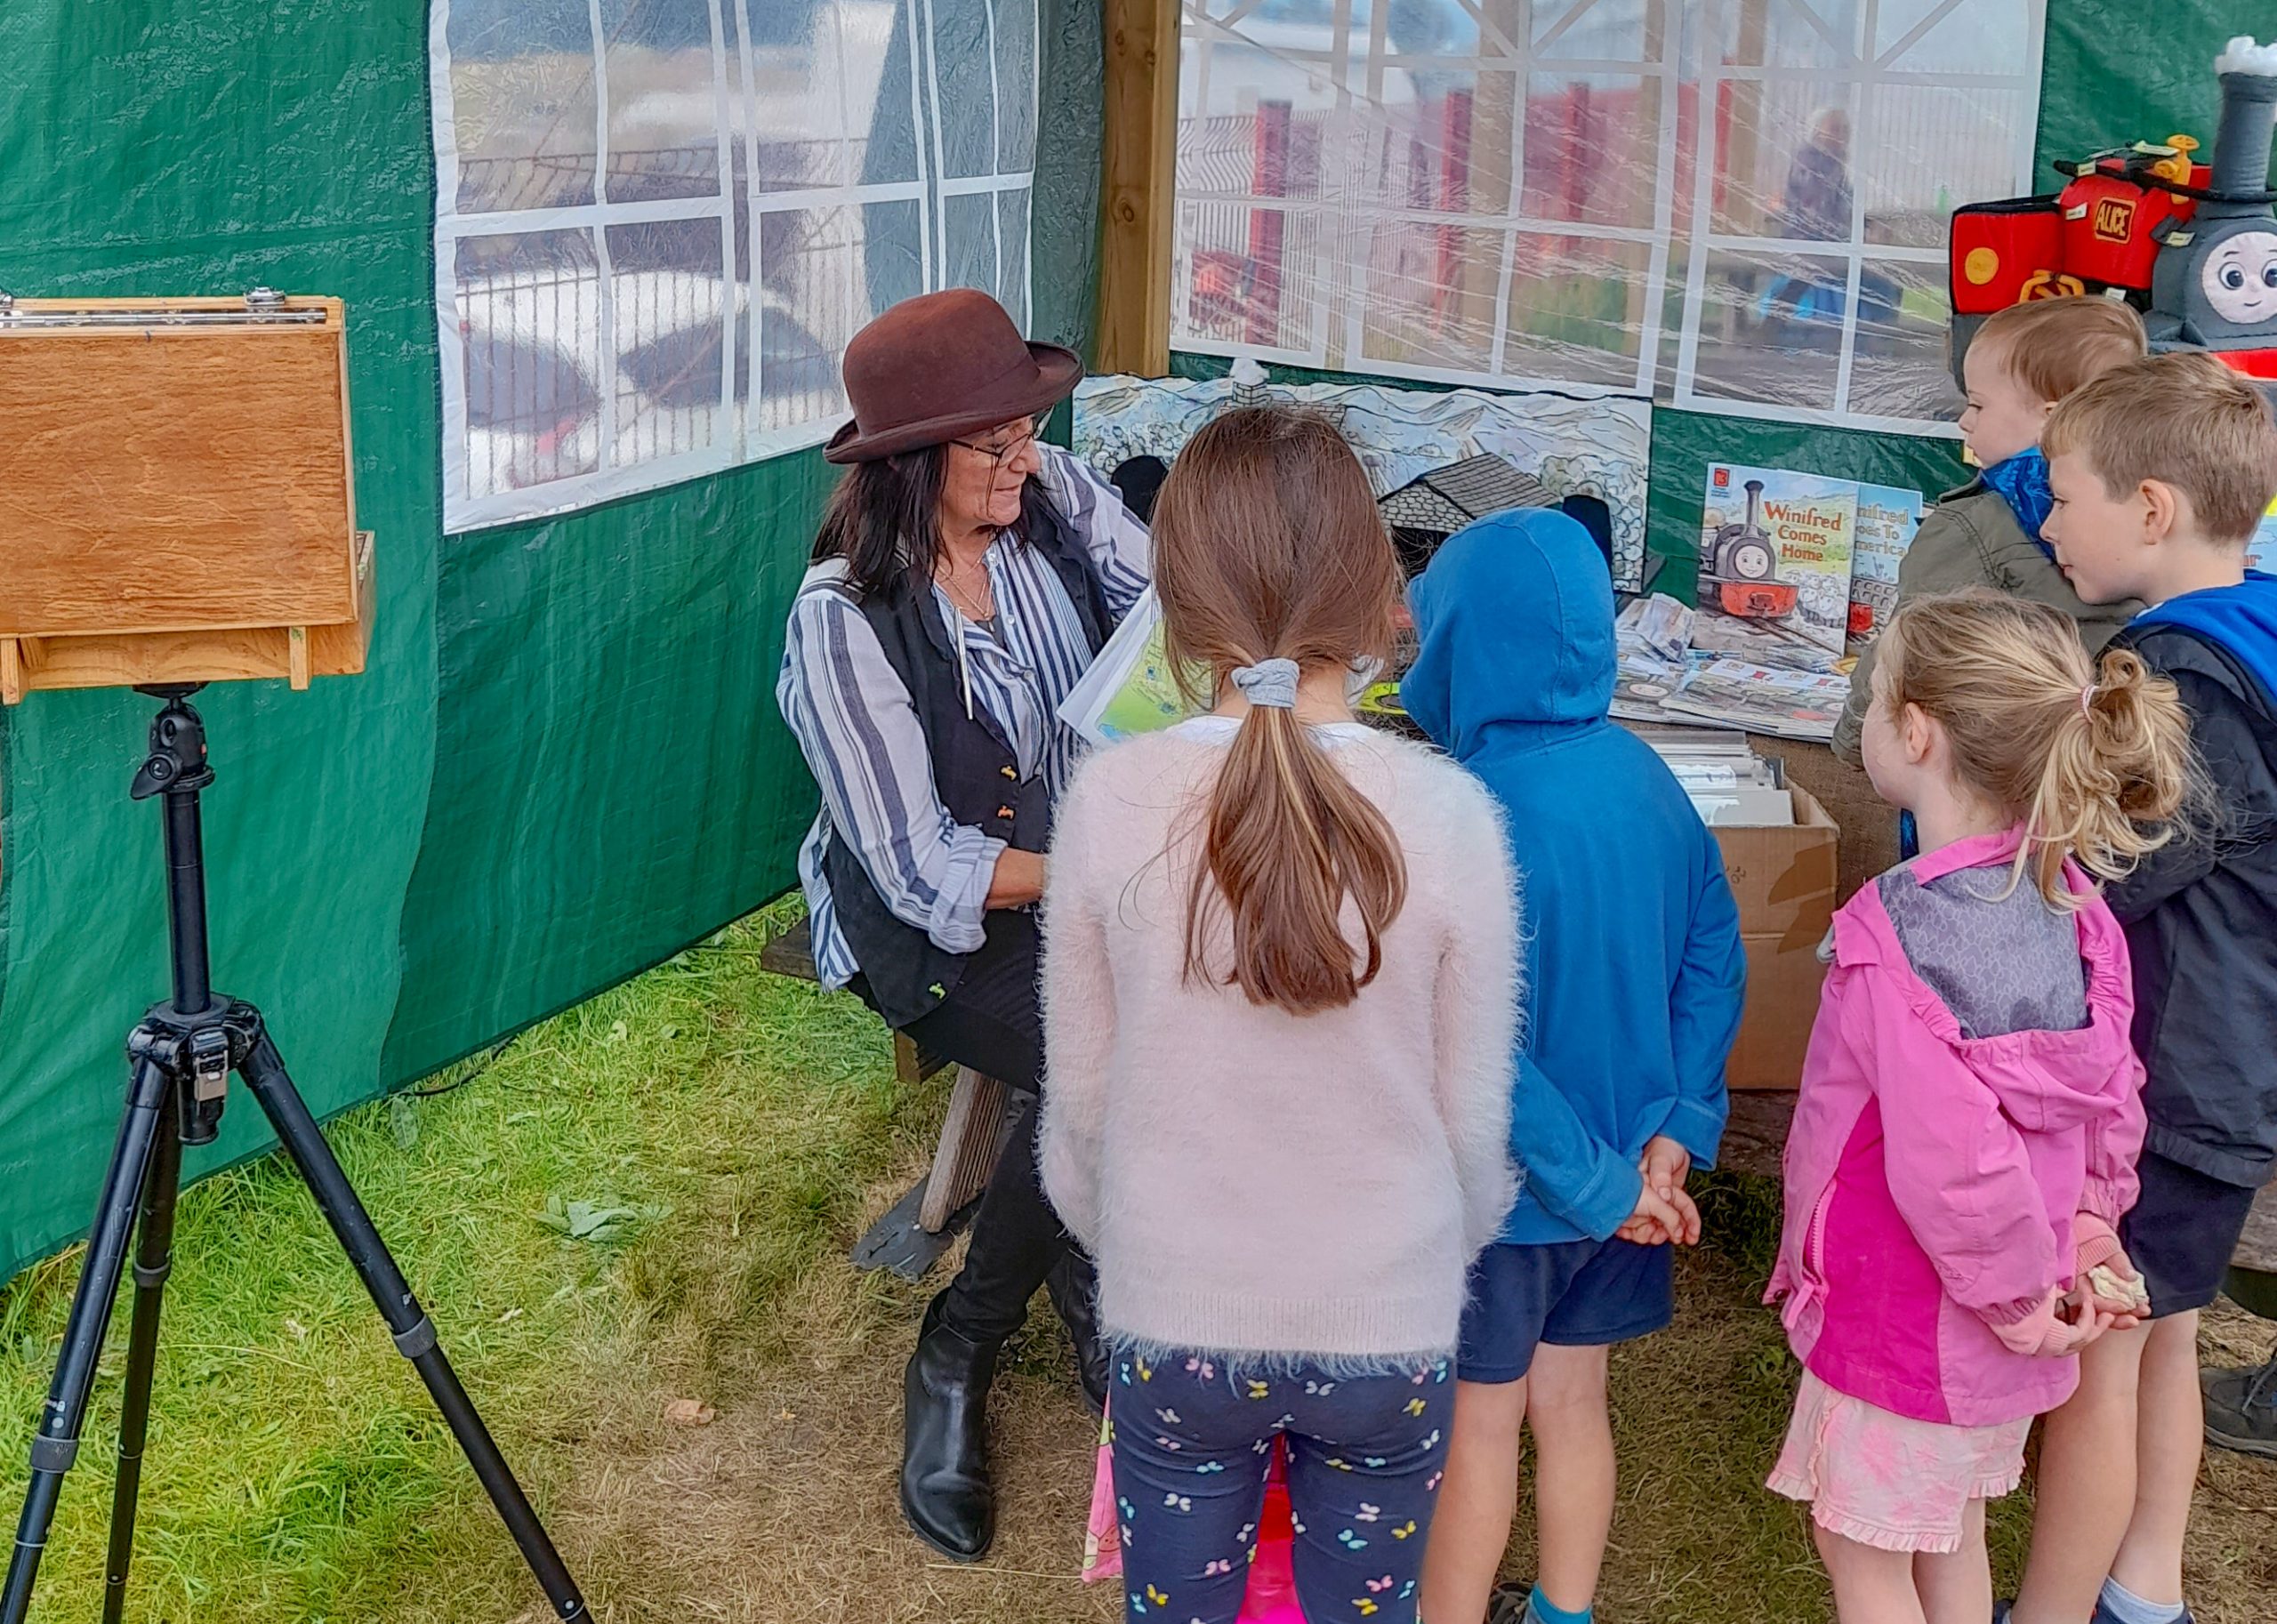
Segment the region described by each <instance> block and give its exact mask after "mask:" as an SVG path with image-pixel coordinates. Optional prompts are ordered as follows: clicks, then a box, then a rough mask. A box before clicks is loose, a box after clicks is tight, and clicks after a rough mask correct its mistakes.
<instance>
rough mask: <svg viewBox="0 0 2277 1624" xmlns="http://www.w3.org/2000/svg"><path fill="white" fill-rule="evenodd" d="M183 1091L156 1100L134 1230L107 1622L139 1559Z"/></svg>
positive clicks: (113, 1623) (121, 1609)
mask: <svg viewBox="0 0 2277 1624" xmlns="http://www.w3.org/2000/svg"><path fill="white" fill-rule="evenodd" d="M177 1092H178V1090H176V1089H167V1090H166V1095H165V1101H164V1102H163V1103H162V1104H161V1105H159V1107H158V1142H157V1147H156V1148H155V1149H154V1150H153V1151H152V1153H151V1155H150V1172H149V1178H146V1179H144V1181H143V1188H142V1223H141V1229H140V1230H139V1231H138V1232H137V1234H136V1236H135V1247H134V1317H133V1322H132V1324H131V1328H130V1329H129V1331H128V1332H127V1338H126V1391H125V1395H124V1397H123V1398H122V1399H121V1401H120V1404H119V1412H118V1475H117V1478H116V1479H114V1480H113V1482H112V1484H111V1493H110V1555H109V1561H108V1563H107V1564H106V1567H105V1572H106V1574H107V1577H106V1579H105V1580H104V1585H103V1624H119V1620H121V1619H122V1618H124V1617H125V1608H126V1569H127V1564H130V1563H132V1562H133V1560H134V1503H135V1499H136V1498H137V1496H138V1495H139V1494H140V1493H141V1488H142V1443H143V1440H144V1439H145V1438H146V1437H147V1436H148V1435H149V1424H150V1379H151V1376H152V1374H153V1373H154V1371H155V1370H156V1367H157V1359H158V1311H159V1307H160V1306H161V1304H163V1303H164V1301H165V1290H166V1274H167V1273H168V1271H169V1270H171V1269H172V1268H173V1246H174V1197H175V1195H176V1194H177V1193H178V1192H179V1191H180V1189H181V1133H180V1131H179V1121H178V1119H177V1117H176V1116H175V1110H176V1106H177V1098H176V1096H177Z"/></svg>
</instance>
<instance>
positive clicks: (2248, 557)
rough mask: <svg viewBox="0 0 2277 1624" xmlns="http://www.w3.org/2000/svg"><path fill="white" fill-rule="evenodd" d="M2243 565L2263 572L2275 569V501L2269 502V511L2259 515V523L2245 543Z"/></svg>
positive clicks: (2276, 544)
mask: <svg viewBox="0 0 2277 1624" xmlns="http://www.w3.org/2000/svg"><path fill="white" fill-rule="evenodd" d="M2245 567H2247V568H2248V569H2258V570H2262V571H2265V572H2266V571H2269V570H2273V569H2277V502H2271V503H2270V504H2269V511H2267V512H2266V513H2264V514H2263V515H2262V516H2261V523H2260V524H2258V525H2257V526H2256V527H2254V532H2253V535H2252V537H2251V538H2250V539H2249V541H2247V543H2246V544H2245Z"/></svg>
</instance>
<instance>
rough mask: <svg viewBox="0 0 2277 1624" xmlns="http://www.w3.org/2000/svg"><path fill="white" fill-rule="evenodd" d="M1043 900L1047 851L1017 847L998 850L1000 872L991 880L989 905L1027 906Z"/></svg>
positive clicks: (995, 873) (1004, 906) (1002, 906)
mask: <svg viewBox="0 0 2277 1624" xmlns="http://www.w3.org/2000/svg"><path fill="white" fill-rule="evenodd" d="M1042 900H1043V854H1042V852H1040V851H1014V850H1013V849H1011V848H1010V847H1007V848H1005V849H1004V850H1003V851H1002V852H1000V853H998V854H997V857H996V872H994V874H992V875H991V876H990V877H989V880H988V905H989V906H990V907H992V908H1025V907H1026V906H1027V905H1028V904H1031V903H1038V902H1042Z"/></svg>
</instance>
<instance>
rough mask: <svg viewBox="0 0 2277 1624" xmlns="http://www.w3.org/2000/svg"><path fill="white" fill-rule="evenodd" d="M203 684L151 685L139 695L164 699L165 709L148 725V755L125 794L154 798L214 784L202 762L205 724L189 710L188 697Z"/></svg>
mask: <svg viewBox="0 0 2277 1624" xmlns="http://www.w3.org/2000/svg"><path fill="white" fill-rule="evenodd" d="M202 687H205V684H204V683H202V682H154V683H151V684H149V686H148V687H138V688H136V689H135V690H134V691H135V692H136V693H138V694H148V695H150V696H151V697H152V698H153V699H163V700H165V702H166V703H165V708H164V709H162V710H161V711H160V712H158V714H157V716H156V717H155V718H153V719H152V720H151V722H150V755H149V760H145V761H144V762H143V763H142V766H141V770H140V771H138V772H137V773H136V774H135V775H134V786H133V788H132V789H131V790H129V791H128V792H127V793H128V794H129V795H130V796H132V797H133V799H134V800H149V799H150V797H151V796H153V795H157V794H161V793H163V794H168V795H182V794H189V793H192V792H196V791H198V790H202V789H204V788H205V786H206V785H207V784H211V783H213V768H211V767H209V766H208V765H206V761H205V722H204V720H201V719H200V718H199V716H198V714H197V712H196V711H193V710H192V709H190V707H189V696H190V695H192V694H195V693H196V692H197V690H198V689H200V688H202Z"/></svg>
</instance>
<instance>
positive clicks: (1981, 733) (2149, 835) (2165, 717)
mask: <svg viewBox="0 0 2277 1624" xmlns="http://www.w3.org/2000/svg"><path fill="white" fill-rule="evenodd" d="M1879 647H1880V648H1881V654H1880V655H1879V658H1878V660H1877V662H1876V663H1875V666H1874V677H1875V681H1876V685H1877V687H1881V686H1882V685H1883V684H1887V687H1886V688H1884V690H1883V692H1882V693H1881V694H1878V695H1876V702H1877V703H1882V702H1883V700H1884V699H1885V698H1886V699H1887V703H1888V705H1889V707H1890V712H1889V713H1890V715H1891V716H1892V717H1895V715H1897V713H1898V712H1902V711H1903V709H1904V708H1905V707H1906V706H1907V705H1918V706H1919V707H1920V709H1921V711H1922V712H1924V713H1925V714H1927V715H1929V716H1932V717H1935V719H1936V720H1938V721H1939V722H1940V723H1942V724H1943V727H1944V729H1945V733H1946V736H1948V737H1949V738H1951V741H1952V757H1953V771H1954V775H1955V776H1957V777H1959V779H1960V781H1961V782H1962V783H1963V784H1966V785H1967V786H1968V788H1969V789H1970V790H1971V791H1973V792H1975V794H1976V795H1977V796H1978V797H1980V798H1981V799H1982V800H1984V801H1986V802H1987V803H1989V804H1990V805H1991V806H1993V807H1996V808H1999V809H2000V811H2001V812H2002V813H2004V814H2005V815H2006V816H2009V817H2013V818H2015V819H2016V820H2017V821H2019V822H2021V823H2022V824H2024V845H2023V846H2022V848H2019V849H2018V851H2017V853H2016V873H2017V876H2018V878H2019V879H2021V878H2022V877H2023V876H2024V874H2025V873H2027V872H2029V873H2030V874H2031V876H2032V880H2033V882H2034V883H2035V884H2037V885H2038V886H2039V887H2040V895H2041V896H2043V897H2045V898H2046V899H2047V901H2048V904H2049V905H2050V906H2053V907H2056V908H2065V909H2068V908H2073V907H2076V906H2078V905H2079V904H2080V901H2081V900H2082V899H2081V898H2080V897H2078V896H2074V895H2073V894H2072V890H2071V888H2070V887H2069V886H2068V885H2066V884H2065V883H2064V859H2065V858H2066V857H2070V858H2072V860H2073V861H2075V862H2077V863H2078V864H2079V865H2080V867H2081V868H2083V869H2085V870H2086V871H2087V872H2088V873H2090V874H2092V875H2094V876H2095V877H2096V879H2098V880H2117V879H2120V878H2121V877H2122V876H2124V875H2125V874H2127V873H2128V872H2129V871H2131V870H2132V869H2133V868H2134V866H2135V864H2136V863H2137V862H2138V861H2140V860H2141V859H2142V858H2143V857H2144V856H2145V855H2146V854H2148V853H2150V852H2152V851H2155V850H2157V849H2158V848H2160V847H2161V846H2163V845H2165V844H2166V843H2167V841H2168V839H2170V838H2172V836H2173V834H2174V833H2175V832H2176V829H2175V820H2176V817H2177V816H2179V815H2180V814H2181V813H2182V812H2183V811H2184V807H2185V805H2190V806H2195V805H2196V804H2197V803H2198V801H2199V800H2200V799H2201V793H2202V792H2201V789H2200V787H2199V785H2198V783H2197V768H2196V766H2195V762H2194V759H2193V755H2192V753H2191V745H2190V718H2189V716H2188V715H2187V713H2185V712H2184V710H2183V708H2182V699H2181V696H2180V695H2178V694H2176V691H2175V686H2174V684H2173V683H2172V682H2169V681H2168V679H2166V678H2164V677H2160V676H2154V675H2152V672H2151V670H2150V668H2149V667H2148V666H2146V665H2144V663H2143V658H2142V656H2141V655H2137V654H2135V653H2133V652H2132V651H2130V650H2128V649H2123V648H2115V649H2112V650H2111V651H2109V652H2108V653H2106V654H2104V656H2103V657H2102V659H2101V660H2100V661H2096V660H2090V659H2089V658H2088V652H2087V650H2086V649H2085V648H2083V647H2080V634H2079V631H2078V630H2077V629H2076V628H2075V627H2074V626H2073V625H2072V622H2071V621H2070V619H2069V618H2067V617H2066V616H2065V615H2064V612H2063V611H2062V610H2060V609H2057V608H2055V607H2052V606H2050V605H2048V604H2044V603H2030V602H2027V601H2025V600H2024V599H2021V598H2008V597H2004V596H2002V595H2001V594H1999V593H1997V592H1993V591H1989V590H1988V589H1985V588H1983V587H1976V588H1972V589H1970V590H1969V591H1965V592H1951V593H1943V594H1935V595H1932V596H1929V597H1926V598H1915V599H1909V600H1908V601H1907V602H1905V603H1903V604H1902V605H1900V606H1899V607H1898V611H1897V613H1896V614H1895V615H1893V616H1892V617H1891V618H1890V623H1889V625H1888V626H1887V628H1886V629H1885V630H1884V631H1883V632H1882V636H1881V642H1880V645H1879Z"/></svg>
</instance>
